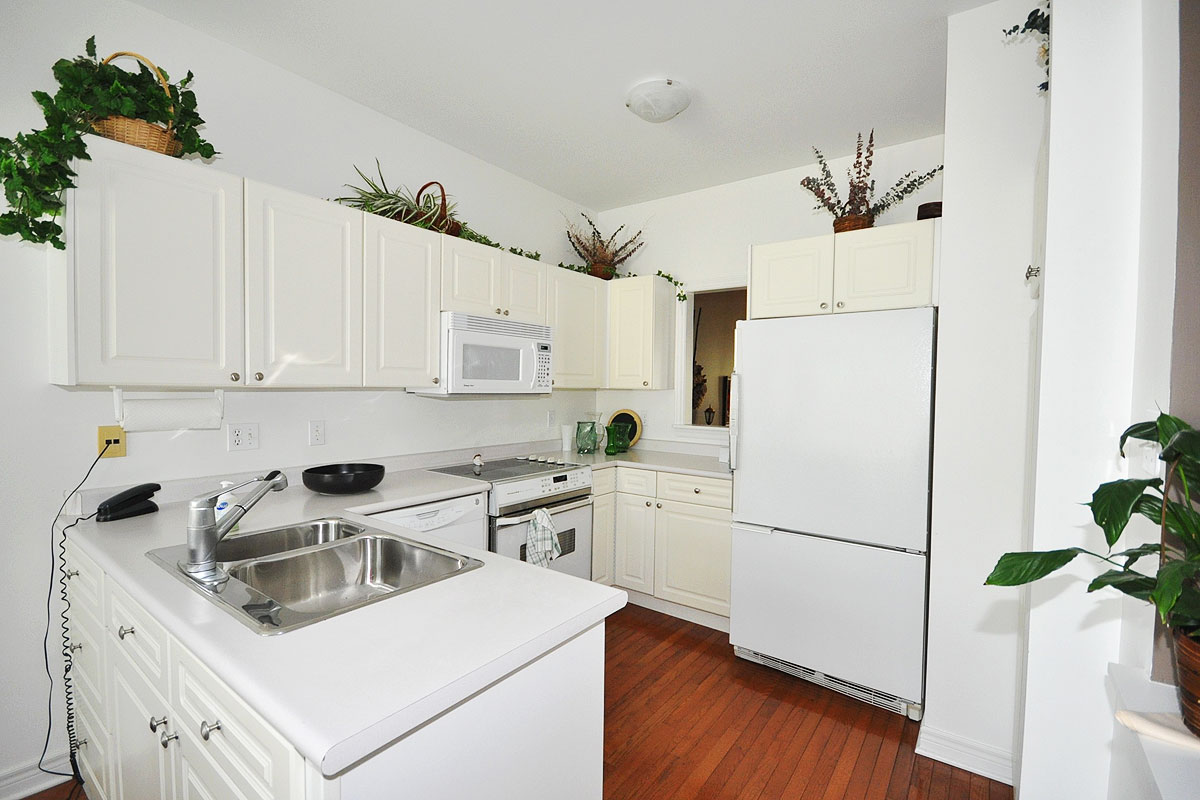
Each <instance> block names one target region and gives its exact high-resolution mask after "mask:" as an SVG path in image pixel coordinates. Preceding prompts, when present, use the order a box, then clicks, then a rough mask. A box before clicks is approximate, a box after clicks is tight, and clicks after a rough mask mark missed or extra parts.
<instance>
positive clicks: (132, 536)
mask: <svg viewBox="0 0 1200 800" xmlns="http://www.w3.org/2000/svg"><path fill="white" fill-rule="evenodd" d="M485 488H486V487H485V486H483V485H482V484H481V483H480V482H479V481H476V480H470V479H466V478H458V477H454V476H449V475H441V474H439V473H433V472H426V471H424V470H410V471H407V472H398V473H392V474H389V475H387V476H386V477H385V479H384V481H383V482H382V483H381V484H380V485H379V487H377V488H376V489H375V490H374V491H372V492H369V493H365V494H358V495H348V496H342V497H332V496H323V495H317V494H314V493H312V492H310V491H308V490H307V489H305V488H304V487H303V486H302V485H300V484H299V483H298V482H297V483H294V484H293V485H292V486H290V487H289V488H288V489H286V490H284V491H283V492H278V493H271V494H268V495H267V496H266V497H264V498H263V499H262V501H261V502H260V503H259V504H258V505H257V506H256V507H255V508H254V509H253V510H251V511H250V513H249V514H247V515H246V517H245V518H244V519H243V520H242V522H241V528H240V531H242V532H249V531H253V530H260V529H263V528H270V527H276V526H279V525H285V524H289V523H294V522H300V521H303V520H308V519H315V518H319V517H324V516H331V515H338V516H344V517H346V518H348V519H358V520H359V521H365V522H368V523H369V524H371V525H373V526H375V527H379V528H384V529H390V530H394V531H396V532H398V533H402V534H403V535H405V536H408V537H410V538H412V539H416V540H421V541H428V542H430V543H433V544H439V545H441V546H444V547H447V548H448V549H451V550H455V551H458V552H461V553H463V554H464V555H469V556H473V557H474V558H478V559H480V560H481V561H483V562H484V565H483V566H482V567H480V568H479V569H475V570H472V571H470V572H467V573H464V574H462V575H458V576H456V577H453V578H450V579H448V580H444V581H441V582H439V583H436V584H432V585H430V586H426V587H422V588H420V589H417V590H415V591H412V592H407V593H404V594H399V595H397V596H395V597H391V598H388V599H387V600H383V601H380V602H378V603H375V604H373V605H368V606H364V607H363V608H359V609H356V610H354V611H351V612H348V613H345V614H342V615H340V616H337V617H333V618H330V619H327V620H324V621H322V622H319V623H316V624H314V625H309V626H307V627H304V628H299V629H297V630H293V631H289V632H287V633H283V634H279V635H275V636H260V635H258V634H256V633H255V632H254V631H252V630H251V629H250V628H249V627H247V626H246V625H244V624H242V623H241V622H239V621H238V620H236V619H234V618H233V616H232V615H231V614H230V613H229V612H228V611H226V610H224V609H223V608H222V607H220V606H218V605H217V604H216V603H214V602H212V601H210V600H209V599H207V598H205V597H203V596H201V594H200V593H199V592H197V591H195V590H194V589H192V588H190V587H189V586H187V585H185V584H184V583H183V581H181V580H180V579H178V578H176V577H175V576H173V575H171V574H169V573H168V572H167V571H166V570H164V569H163V568H162V567H161V566H159V565H158V564H156V563H155V562H153V561H151V560H150V559H149V558H147V557H146V555H145V553H146V551H148V550H153V549H155V548H159V547H164V546H168V545H177V544H182V543H183V542H184V540H185V530H186V503H171V504H167V505H164V506H163V507H162V509H161V510H160V511H159V512H158V513H157V514H150V515H147V516H143V517H136V518H134V519H129V520H121V521H118V522H109V523H103V524H97V523H95V522H83V523H80V524H79V525H78V526H77V527H76V528H74V529H72V530H71V531H70V532H69V533H68V537H69V538H70V540H71V541H72V542H74V544H75V545H76V546H77V547H78V548H79V549H80V550H81V551H83V552H84V553H85V554H86V555H88V556H90V557H91V558H92V559H94V560H95V561H96V563H97V564H98V565H99V566H100V568H101V569H103V570H104V571H105V572H106V573H108V575H109V576H111V578H112V579H113V580H115V581H116V582H117V583H118V584H120V585H121V587H122V588H123V589H125V591H127V592H128V593H129V595H130V596H131V597H133V599H134V600H136V601H137V602H138V603H140V604H141V605H142V606H143V607H145V609H146V610H147V611H148V612H149V613H150V614H151V615H152V616H154V617H155V618H156V619H157V620H158V621H159V622H161V623H162V624H163V625H164V627H166V629H167V630H168V631H169V632H170V633H171V634H172V635H173V636H174V637H175V638H176V639H178V640H179V642H180V643H182V644H183V645H184V646H185V647H186V648H187V649H189V650H190V651H191V652H192V653H194V654H195V655H196V656H197V657H198V658H199V659H200V660H201V661H203V662H204V663H205V664H207V665H208V667H209V668H210V669H212V671H213V672H214V673H215V674H216V675H217V676H218V677H220V678H221V679H222V680H223V681H225V682H226V683H227V684H228V685H229V686H230V687H231V688H232V689H233V690H234V691H235V692H237V694H238V695H239V696H240V697H241V698H242V699H243V700H245V702H246V703H247V704H249V705H250V706H251V707H252V708H253V709H254V710H255V711H257V712H258V713H259V714H260V715H262V716H263V717H264V718H265V719H266V720H267V721H268V722H269V723H270V724H271V725H273V726H274V727H275V728H276V730H278V731H279V732H280V734H282V735H283V736H284V738H286V739H288V740H289V741H290V742H291V743H292V744H293V745H294V746H295V747H296V749H297V750H298V751H299V752H300V753H301V754H302V755H303V756H304V757H305V758H306V759H308V760H309V761H312V762H313V763H315V764H317V765H318V766H319V767H320V769H321V771H322V773H323V774H325V775H335V774H337V773H338V772H340V771H342V770H344V769H345V768H347V767H348V766H350V765H352V764H354V763H355V762H357V761H359V760H361V759H362V758H364V757H366V756H368V755H369V754H371V753H373V752H374V751H376V750H378V749H379V748H381V747H383V746H385V745H387V744H388V743H390V742H392V741H395V740H396V739H398V738H399V737H401V736H403V735H404V734H406V733H407V732H409V731H411V730H413V729H414V728H416V727H417V726H419V725H421V724H422V723H424V722H426V721H428V720H429V719H431V718H432V717H434V716H436V715H437V714H440V713H441V712H443V711H445V710H446V709H448V708H450V707H452V706H454V705H455V704H457V703H459V702H460V701H462V700H464V699H466V698H468V697H470V696H471V695H472V694H474V693H476V692H478V691H479V690H481V689H483V688H485V687H487V686H489V685H490V684H492V683H494V682H496V681H497V680H499V679H501V678H503V677H504V676H506V675H508V674H509V673H511V672H513V671H514V670H516V669H518V668H520V667H522V666H523V665H525V664H527V663H529V662H530V661H532V660H533V659H535V658H537V657H538V656H540V655H542V654H543V653H545V652H547V651H549V650H551V649H553V648H554V647H556V646H558V645H559V644H561V643H563V642H565V641H567V640H568V639H570V638H571V637H573V636H575V635H577V634H579V633H581V632H583V631H585V630H587V629H588V628H591V627H592V626H594V625H596V624H597V623H599V622H601V621H603V620H604V618H605V617H607V616H608V615H609V614H612V613H613V612H615V611H617V610H618V609H620V608H621V607H622V606H624V605H625V602H626V594H625V593H624V592H623V591H620V590H619V589H613V588H611V587H608V586H603V585H601V584H597V583H591V582H589V581H584V580H580V579H578V578H574V577H571V576H569V575H563V574H561V573H558V572H552V571H550V570H546V569H541V568H538V567H533V566H530V565H528V564H525V563H523V562H520V561H516V560H513V559H510V558H505V557H503V556H497V555H495V554H493V553H487V552H484V551H479V550H474V549H472V548H467V547H462V546H458V545H450V544H447V543H445V542H442V541H440V540H438V539H437V538H436V537H433V536H429V535H428V534H420V533H415V532H411V531H407V530H405V529H403V528H399V527H397V526H394V525H388V524H386V523H380V522H378V521H377V520H374V519H368V518H364V517H361V516H360V515H359V514H356V513H353V512H348V511H346V509H347V508H355V509H362V508H363V507H366V508H368V509H370V510H381V509H383V508H387V507H390V506H397V507H398V506H402V505H415V504H418V503H423V502H430V501H434V500H439V499H445V498H448V497H457V496H462V495H466V494H472V493H474V492H479V491H483V490H484V489H485ZM235 535H236V534H235Z"/></svg>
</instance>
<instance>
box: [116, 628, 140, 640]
mask: <svg viewBox="0 0 1200 800" xmlns="http://www.w3.org/2000/svg"><path fill="white" fill-rule="evenodd" d="M135 633H137V631H135V630H134V629H133V626H132V625H130V626H129V627H128V628H126V627H125V626H121V627H120V628H117V638H118V639H120V640H121V641H125V637H126V636H133V635H134V634H135Z"/></svg>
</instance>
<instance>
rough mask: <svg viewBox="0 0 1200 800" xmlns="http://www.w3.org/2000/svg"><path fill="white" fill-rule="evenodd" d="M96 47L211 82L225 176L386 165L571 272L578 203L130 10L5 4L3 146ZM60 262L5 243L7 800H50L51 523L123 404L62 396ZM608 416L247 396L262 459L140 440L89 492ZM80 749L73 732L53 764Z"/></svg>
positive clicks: (551, 429)
mask: <svg viewBox="0 0 1200 800" xmlns="http://www.w3.org/2000/svg"><path fill="white" fill-rule="evenodd" d="M93 33H95V34H96V37H97V40H98V47H99V49H100V50H101V51H102V55H103V54H104V53H107V52H112V51H114V50H118V49H132V50H136V51H139V52H142V53H145V54H146V55H148V56H149V57H151V58H152V59H155V60H156V61H158V62H159V63H160V65H161V66H163V67H164V68H165V69H167V70H168V71H169V72H171V73H172V74H173V75H175V76H180V75H182V74H183V72H184V71H185V70H187V69H191V70H193V71H194V72H195V73H196V75H197V76H198V77H197V80H196V83H195V88H196V92H197V97H198V100H199V106H200V112H201V114H202V116H204V117H205V118H206V119H207V120H208V123H209V124H208V126H207V128H206V135H207V136H208V138H210V139H211V141H212V142H213V143H214V144H215V145H216V147H217V149H218V150H220V151H222V154H221V156H220V157H219V158H218V159H217V161H216V162H215V166H217V167H218V168H220V169H222V170H225V171H228V172H233V173H238V174H243V175H247V176H250V177H253V178H256V179H259V180H262V181H266V182H269V183H273V184H276V185H280V186H285V187H288V188H291V189H295V190H298V191H301V192H305V193H308V194H311V195H316V196H323V197H332V196H336V195H337V194H339V193H340V192H341V185H342V184H343V183H346V182H348V181H350V180H352V179H356V176H355V174H354V172H353V169H352V167H351V165H352V164H355V163H357V164H359V165H363V166H373V159H374V157H375V156H379V157H380V159H381V160H382V162H383V164H384V167H385V169H386V174H387V175H388V176H389V178H390V180H392V181H395V182H397V183H400V182H403V183H406V184H407V185H408V186H409V187H410V188H412V189H415V188H417V186H419V185H420V184H421V183H423V182H424V181H425V180H427V179H430V178H437V179H439V180H441V181H442V182H443V183H444V184H445V185H446V187H447V188H448V189H449V191H450V192H452V193H453V194H454V195H456V196H457V199H458V200H459V201H460V210H461V213H462V216H463V217H464V218H465V219H467V220H468V221H469V222H470V223H471V224H472V225H474V226H475V227H477V228H478V229H479V230H482V231H484V232H486V233H487V234H489V235H490V236H492V238H494V239H497V240H499V241H502V242H505V243H508V244H513V245H519V246H522V247H525V248H527V249H537V250H541V251H542V252H543V253H545V256H544V260H546V261H548V262H550V263H552V264H553V263H557V262H558V261H559V260H562V259H565V258H566V257H567V252H566V250H565V249H564V245H565V238H564V237H563V235H562V216H561V214H562V213H568V214H574V213H576V212H577V211H578V206H577V205H575V204H573V203H571V202H570V201H568V200H566V199H564V198H562V197H559V196H557V195H554V194H551V193H550V192H547V191H545V190H542V189H540V188H538V187H536V186H534V185H532V184H530V183H528V182H526V181H524V180H521V179H518V178H517V177H515V176H513V175H511V174H509V173H506V172H503V171H502V170H500V169H498V168H496V167H493V166H490V165H488V164H486V163H484V162H482V161H480V160H478V159H476V158H474V157H472V156H470V155H467V154H465V153H462V152H460V151H457V150H454V149H453V148H451V147H449V146H447V145H445V144H443V143H440V142H438V141H436V140H433V139H431V138H429V137H427V136H425V135H423V134H420V133H418V132H416V131H414V130H412V129H411V128H408V127H406V126H404V125H401V124H399V123H397V122H395V121H393V120H390V119H388V118H385V117H383V116H381V115H379V114H377V113H375V112H373V111H370V110H368V109H366V108H364V107H362V106H360V105H357V104H355V103H353V102H351V101H349V100H347V99H345V98H343V97H341V96H339V95H336V94H333V93H331V92H329V91H327V90H325V89H321V88H319V87H317V86H315V85H313V84H310V83H308V82H306V81H304V80H301V79H299V78H297V77H295V76H293V75H291V74H289V73H286V72H284V71H282V70H280V69H277V68H275V67H272V66H271V65H270V64H268V63H266V62H264V61H261V60H259V59H257V58H254V57H251V56H249V55H248V54H246V53H243V52H241V51H238V50H236V49H234V48H231V47H229V46H228V45H225V44H222V43H220V42H218V41H216V40H214V39H211V38H209V37H207V36H204V35H201V34H199V33H197V32H195V31H192V30H190V29H188V28H186V27H183V26H181V25H179V24H177V23H174V22H171V21H169V20H166V19H164V18H162V17H159V16H157V15H155V14H153V13H151V12H148V11H146V10H145V9H143V8H140V7H136V6H132V5H130V4H128V3H126V2H124V1H123V0H104V2H95V1H93V2H84V1H83V0H69V1H68V2H62V3H55V4H43V3H6V4H5V5H4V24H3V26H0V51H3V52H4V65H5V69H4V75H5V80H4V81H2V82H0V134H3V135H7V136H12V135H13V134H15V133H16V132H17V131H18V130H28V129H30V128H32V127H34V126H37V125H38V124H39V123H40V122H41V117H40V113H39V111H38V109H37V106H36V105H35V103H34V102H33V100H32V99H30V97H29V92H30V91H31V90H33V89H49V90H52V89H53V86H54V81H53V77H52V76H51V74H50V66H51V64H53V63H54V61H55V60H56V59H58V58H60V57H64V56H71V55H73V54H77V53H81V52H82V49H83V43H84V40H85V39H87V37H88V36H89V35H90V34H93ZM396 79H397V80H403V76H402V75H398V76H397V78H396ZM47 257H48V256H47V249H46V248H42V247H36V246H31V245H27V244H21V243H18V242H17V241H14V240H13V239H11V238H10V239H4V240H0V281H2V285H3V291H0V366H2V367H3V375H4V391H3V392H2V393H0V417H2V418H3V419H4V420H5V421H6V426H7V432H6V436H5V444H4V447H3V448H0V476H2V477H0V497H2V499H3V504H2V507H3V508H4V518H5V530H4V556H3V566H2V567H0V585H2V586H3V587H4V596H5V598H6V600H5V603H6V607H5V613H4V614H3V615H0V642H3V647H0V653H3V655H2V656H0V675H2V676H3V677H2V678H0V682H2V685H3V700H2V702H3V709H4V713H3V715H2V716H3V720H4V725H3V726H2V727H0V797H2V796H5V795H6V794H8V793H10V792H17V791H19V789H20V787H21V786H25V787H26V788H32V787H31V786H29V785H28V784H20V783H19V780H20V778H21V777H22V776H23V775H24V774H25V772H26V770H27V768H28V767H29V766H31V764H32V762H33V761H34V760H35V759H36V758H37V755H38V751H39V749H40V747H41V741H42V736H43V732H44V730H45V708H46V689H47V682H46V678H45V676H44V674H42V666H41V660H42V655H41V641H42V626H43V619H44V617H43V615H44V603H45V593H46V587H47V576H48V569H49V564H48V559H49V534H48V530H49V525H50V522H51V519H52V517H53V515H54V512H55V511H56V509H57V508H58V505H59V503H60V502H61V500H62V496H63V493H64V492H65V491H66V490H67V489H69V488H71V487H72V486H73V485H74V484H75V483H76V482H77V481H78V480H79V479H80V478H81V477H82V475H83V472H84V470H85V468H86V467H87V466H88V464H89V463H90V462H91V460H92V458H94V457H95V454H96V445H95V441H96V435H95V426H97V425H101V424H111V423H112V422H113V411H112V402H111V396H110V395H109V394H108V393H107V392H102V391H85V390H67V389H62V388H58V387H54V386H50V385H49V384H48V383H47V373H48V360H47V336H46V330H47V319H46V303H47V300H46V264H47ZM180 302H186V299H185V298H181V299H180ZM593 407H594V395H593V394H592V393H590V392H556V393H555V394H554V396H553V398H552V399H523V400H504V401H464V402H445V401H437V400H431V399H424V398H417V397H412V396H408V395H405V394H403V393H402V392H379V391H370V392H366V391H337V392H334V391H330V392H293V391H277V392H267V391H249V390H248V391H243V392H230V393H228V394H227V417H226V418H227V420H231V421H240V422H259V423H260V425H261V436H262V445H261V448H260V449H259V450H257V451H250V452H245V453H239V454H237V455H232V454H229V453H227V452H226V451H225V447H224V441H223V437H222V434H221V433H220V432H212V431H203V432H201V431H196V432H185V433H178V434H167V433H141V434H138V433H135V434H132V435H130V437H129V455H128V457H126V458H124V459H121V460H105V461H103V462H102V463H101V464H100V465H98V466H97V468H96V471H95V473H94V474H93V476H92V478H91V481H90V482H89V485H90V486H104V485H120V484H129V483H134V482H141V481H147V480H165V479H169V478H178V477H185V476H197V475H208V474H218V473H222V472H226V471H234V470H236V471H242V470H250V469H256V468H259V467H263V468H265V467H274V466H284V465H295V464H305V463H314V462H317V463H319V462H326V461H336V460H346V459H356V458H369V457H372V456H384V455H392V454H401V453H414V452H423V451H428V450H439V449H448V448H458V447H469V446H474V445H487V444H498V443H507V442H518V441H526V440H530V439H549V438H557V437H558V428H557V425H549V424H547V418H546V417H547V413H546V412H547V411H554V412H555V413H556V414H557V417H558V419H559V420H561V421H564V422H569V421H572V420H574V419H578V418H581V415H582V413H583V411H585V410H588V409H591V408H593ZM309 419H324V420H325V421H326V426H327V439H328V444H327V445H325V446H324V447H319V448H309V447H308V446H307V444H306V441H307V439H306V433H305V431H306V427H305V423H306V421H307V420H309ZM182 535H183V532H182V531H180V536H181V537H182ZM52 643H53V638H52ZM51 663H52V672H55V673H58V674H61V668H60V667H59V665H58V659H57V658H54V659H53V661H52V662H51ZM60 704H61V703H60V699H59V696H58V695H56V696H55V705H56V707H57V706H60ZM63 750H65V736H63V734H62V728H61V724H60V725H58V726H57V730H56V734H55V736H54V738H53V740H52V743H51V753H52V754H55V753H61V752H62V751H63Z"/></svg>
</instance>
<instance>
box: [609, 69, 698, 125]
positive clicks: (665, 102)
mask: <svg viewBox="0 0 1200 800" xmlns="http://www.w3.org/2000/svg"><path fill="white" fill-rule="evenodd" d="M691 102H692V95H691V93H690V92H688V90H687V89H685V88H684V87H683V85H682V84H680V83H679V81H676V80H671V79H670V78H661V79H659V80H654V81H646V82H644V83H639V84H638V85H637V86H634V87H633V88H632V89H630V90H629V95H628V96H627V97H626V98H625V107H626V108H628V109H629V110H630V111H632V112H633V113H634V114H637V115H638V116H639V117H641V118H642V119H644V120H646V122H666V121H667V120H669V119H674V118H675V117H677V116H678V115H679V113H680V112H681V111H683V110H684V109H685V108H687V107H688V104H690V103H691Z"/></svg>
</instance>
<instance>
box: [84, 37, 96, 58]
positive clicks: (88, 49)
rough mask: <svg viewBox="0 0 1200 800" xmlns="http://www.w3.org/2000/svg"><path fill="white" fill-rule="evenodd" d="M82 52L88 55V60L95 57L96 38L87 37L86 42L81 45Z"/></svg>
mask: <svg viewBox="0 0 1200 800" xmlns="http://www.w3.org/2000/svg"><path fill="white" fill-rule="evenodd" d="M83 51H84V52H85V53H87V54H88V58H95V57H96V37H95V36H94V35H93V36H89V37H88V40H87V42H86V43H85V44H84V45H83Z"/></svg>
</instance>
